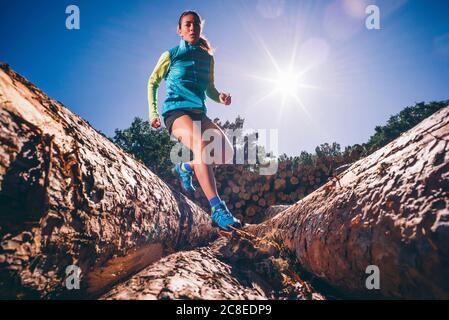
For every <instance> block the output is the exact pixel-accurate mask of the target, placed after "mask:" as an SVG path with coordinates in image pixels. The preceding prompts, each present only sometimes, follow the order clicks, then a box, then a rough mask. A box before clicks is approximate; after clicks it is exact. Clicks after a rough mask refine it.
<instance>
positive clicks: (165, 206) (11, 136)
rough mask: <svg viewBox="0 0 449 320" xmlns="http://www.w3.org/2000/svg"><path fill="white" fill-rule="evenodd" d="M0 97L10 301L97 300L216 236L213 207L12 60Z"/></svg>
mask: <svg viewBox="0 0 449 320" xmlns="http://www.w3.org/2000/svg"><path fill="white" fill-rule="evenodd" d="M0 101H1V109H0V122H1V131H0V141H1V145H0V186H1V187H0V188H1V189H0V212H1V215H0V241H1V242H0V298H52V297H72V296H76V297H95V296H97V295H99V294H100V293H102V292H104V291H105V290H106V289H108V288H110V287H111V286H112V285H113V284H115V283H117V282H118V281H120V280H122V279H124V278H125V277H127V276H129V275H130V274H132V273H135V272H137V271H139V270H140V269H142V268H144V267H146V266H147V265H149V264H150V263H152V262H155V261H157V260H158V259H160V258H161V257H162V256H164V255H167V254H169V253H172V252H174V251H177V250H180V249H182V248H191V247H197V246H200V245H204V244H206V243H208V242H209V241H210V240H211V239H214V238H215V237H216V233H215V231H214V229H213V228H212V226H211V222H210V218H209V215H208V214H206V213H205V212H204V211H203V210H201V209H200V208H199V207H197V206H196V205H195V204H194V203H193V202H191V201H190V200H188V199H187V198H185V197H184V196H183V195H181V194H179V193H176V192H173V191H172V190H171V189H170V188H169V187H168V186H167V185H166V184H165V183H164V182H163V181H162V180H161V179H159V178H158V177H157V176H156V175H155V174H154V173H152V172H151V171H150V170H149V169H148V168H147V167H145V165H144V164H143V163H141V162H140V161H138V160H136V159H135V158H133V157H132V156H130V155H128V154H126V153H125V152H123V151H122V150H121V149H120V148H118V147H117V146H116V145H114V144H113V143H112V142H111V141H110V140H108V139H107V138H106V137H105V136H103V135H102V134H101V133H99V132H97V131H95V130H94V129H93V128H92V127H91V126H90V125H89V124H88V123H87V122H86V121H84V120H83V119H81V118H80V117H78V116H76V115H75V114H73V113H72V112H70V111H69V110H68V109H67V108H65V107H64V106H63V105H62V104H61V103H60V102H58V101H55V100H53V99H50V98H49V97H48V96H47V95H45V94H44V93H43V92H42V91H40V90H39V89H37V88H36V87H35V86H34V85H33V84H31V83H30V82H28V81H27V80H26V79H24V78H23V77H21V76H20V75H18V74H16V73H15V72H14V71H12V70H11V69H10V68H9V66H7V65H5V64H2V65H1V66H0ZM70 265H75V266H77V267H79V268H80V269H81V275H80V286H81V287H80V289H79V290H68V287H67V286H66V284H67V283H66V280H67V281H68V280H69V278H70V276H72V275H73V273H70V272H69V274H66V270H67V269H66V268H67V267H68V266H70ZM70 279H71V280H73V278H70ZM73 283H75V282H73Z"/></svg>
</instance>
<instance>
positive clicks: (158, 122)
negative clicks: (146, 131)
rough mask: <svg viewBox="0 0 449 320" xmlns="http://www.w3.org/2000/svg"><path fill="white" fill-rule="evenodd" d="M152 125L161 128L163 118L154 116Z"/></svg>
mask: <svg viewBox="0 0 449 320" xmlns="http://www.w3.org/2000/svg"><path fill="white" fill-rule="evenodd" d="M151 126H152V127H153V128H155V129H157V128H159V127H160V126H161V119H159V117H157V118H154V119H153V120H151Z"/></svg>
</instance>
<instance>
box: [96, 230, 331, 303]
mask: <svg viewBox="0 0 449 320" xmlns="http://www.w3.org/2000/svg"><path fill="white" fill-rule="evenodd" d="M100 299H101V300H155V299H164V300H172V299H183V300H185V299H196V300H197V299H214V300H229V299H231V300H242V299H249V300H266V299H282V300H283V299H301V300H323V299H326V296H325V295H324V294H322V293H320V292H319V291H317V290H316V289H315V288H314V287H313V285H312V284H311V283H309V282H308V281H305V280H304V279H302V278H301V277H300V276H299V275H298V274H296V273H295V272H292V270H291V269H289V268H288V262H287V261H286V260H285V259H284V258H283V257H282V255H280V252H279V250H278V249H276V248H275V247H271V246H269V245H267V244H265V243H263V244H260V243H258V241H257V240H256V241H254V240H251V239H243V240H242V239H241V238H240V237H233V238H231V239H230V240H228V239H226V238H219V239H218V240H216V241H215V242H214V243H212V244H211V245H210V246H208V247H204V248H199V249H195V250H191V251H183V252H177V253H173V254H171V255H169V256H167V257H165V258H163V259H161V260H160V261H158V262H157V263H154V264H152V265H150V266H148V267H147V268H145V269H144V270H142V271H141V272H139V273H138V274H136V275H134V276H133V277H131V278H130V279H129V280H127V281H126V282H123V283H120V284H118V285H116V286H115V287H114V288H112V289H111V290H110V291H109V292H108V293H106V294H104V295H103V296H101V298H100Z"/></svg>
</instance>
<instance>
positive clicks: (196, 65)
mask: <svg viewBox="0 0 449 320" xmlns="http://www.w3.org/2000/svg"><path fill="white" fill-rule="evenodd" d="M201 31H202V20H201V17H200V16H199V15H198V13H196V12H195V11H186V12H183V13H182V14H181V16H180V17H179V21H178V33H179V35H180V36H181V41H180V43H179V45H178V46H176V47H174V48H172V49H170V50H168V51H165V52H164V53H163V54H162V55H161V57H160V58H159V61H158V63H157V65H156V67H155V69H154V71H153V73H152V74H151V76H150V79H149V81H148V102H149V107H150V123H151V126H152V127H153V128H156V129H157V128H159V127H160V126H161V121H160V117H159V112H158V108H157V90H158V87H159V84H160V83H161V81H162V79H164V80H165V83H166V99H165V102H164V106H163V108H162V117H163V118H164V123H165V126H166V127H167V129H168V132H169V133H170V134H172V135H173V136H174V137H176V139H178V140H179V141H181V142H182V143H183V144H184V145H185V146H186V147H187V148H188V149H190V150H191V151H192V152H193V156H194V160H193V161H190V162H181V163H178V164H176V165H175V166H174V172H176V174H177V175H178V176H179V177H180V179H181V181H182V186H183V188H184V190H186V191H187V192H190V193H191V192H194V191H195V188H194V187H193V185H192V176H193V174H195V175H196V177H197V179H198V182H199V184H200V186H201V189H202V190H203V192H204V194H205V195H206V197H207V199H208V200H209V203H210V206H211V217H212V221H213V223H214V224H215V225H216V226H218V227H219V228H221V229H223V230H226V231H228V230H229V226H235V227H240V226H241V223H240V221H239V220H238V219H236V218H235V217H234V216H233V215H232V213H231V212H230V211H229V210H228V208H227V206H226V204H225V202H224V201H222V200H221V199H220V197H219V196H218V193H217V186H216V183H215V177H214V171H213V168H212V165H213V164H224V163H232V159H233V157H234V153H233V147H232V144H231V142H230V141H229V139H228V138H227V137H226V135H225V134H224V132H223V131H222V130H221V129H220V128H219V127H218V126H217V125H216V124H215V123H214V122H213V121H212V120H211V119H209V118H208V117H207V116H206V112H207V108H206V105H205V100H206V95H207V96H208V97H209V98H211V99H212V100H214V101H215V102H218V103H222V104H224V105H230V104H231V95H230V94H228V93H224V92H221V93H220V92H218V91H217V89H216V88H215V85H214V57H213V55H212V54H213V50H212V47H211V45H210V43H209V42H208V41H207V39H206V38H205V37H204V36H202V33H201ZM198 124H200V130H198V127H197V125H198ZM205 130H212V131H213V132H212V134H213V136H214V139H216V137H220V138H221V140H222V141H221V146H222V150H221V155H222V156H221V159H220V161H214V162H213V163H212V164H208V163H206V162H209V161H204V160H205V159H203V156H202V155H203V150H204V149H205V147H206V145H207V144H206V143H205V142H204V141H203V140H202V135H203V133H204V131H205ZM208 133H209V131H208ZM213 142H215V141H213ZM218 145H220V144H219V143H218Z"/></svg>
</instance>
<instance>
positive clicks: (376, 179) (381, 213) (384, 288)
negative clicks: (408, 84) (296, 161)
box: [248, 107, 449, 299]
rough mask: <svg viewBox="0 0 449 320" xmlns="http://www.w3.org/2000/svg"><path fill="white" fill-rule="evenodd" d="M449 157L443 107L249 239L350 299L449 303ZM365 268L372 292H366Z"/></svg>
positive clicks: (448, 111)
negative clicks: (282, 251)
mask: <svg viewBox="0 0 449 320" xmlns="http://www.w3.org/2000/svg"><path fill="white" fill-rule="evenodd" d="M448 149H449V107H446V108H443V109H441V110H440V111H438V112H436V113H435V114H433V115H432V116H431V117H429V118H428V119H426V120H424V121H423V122H421V123H420V124H419V125H417V126H415V127H414V128H412V129H411V130H409V131H408V132H406V133H403V134H402V135H401V136H400V137H398V138H397V139H396V140H394V141H392V142H391V143H389V144H388V145H386V146H385V147H383V148H382V149H380V150H378V151H376V152H374V153H373V154H371V155H370V156H368V157H366V158H364V159H361V160H359V161H357V162H355V163H354V164H353V165H352V166H351V167H350V168H349V169H348V170H346V171H344V172H343V173H341V174H340V175H338V176H337V179H334V180H333V181H330V182H328V183H327V184H325V185H324V186H322V187H321V188H319V189H318V190H316V191H315V192H313V193H311V194H309V195H308V196H307V197H305V198H304V199H302V200H301V201H299V202H297V203H296V204H294V205H292V206H291V207H289V208H288V209H287V210H285V211H282V212H281V213H279V214H278V215H276V216H275V217H274V218H272V219H270V220H268V221H266V222H264V223H262V224H260V225H254V226H251V227H250V228H249V229H248V231H251V232H254V233H256V234H258V235H260V236H262V235H263V236H266V237H267V238H275V239H278V241H279V242H281V243H283V244H284V245H286V246H287V247H288V248H289V250H291V251H293V252H294V253H295V254H296V257H297V261H298V262H299V263H300V264H301V266H302V267H303V268H304V269H306V270H307V271H308V272H310V273H312V274H314V275H316V276H318V277H319V278H320V279H322V280H324V281H325V282H326V283H328V284H330V285H332V286H333V287H335V288H337V289H340V290H341V291H342V292H345V293H347V294H352V295H354V296H368V297H369V296H382V297H392V298H438V299H440V298H443V299H448V298H449V210H448V208H449V173H448V169H449V155H448ZM370 265H374V266H377V267H378V268H379V269H378V270H379V275H380V277H379V279H380V288H379V289H377V290H376V289H372V290H368V288H367V286H366V282H367V280H368V282H369V283H371V284H374V285H375V282H374V281H373V282H370V281H371V280H373V278H369V277H370V276H375V275H376V274H375V273H373V272H375V269H372V270H374V271H369V272H368V273H367V267H368V266H370ZM370 268H371V267H370ZM375 286H376V285H375ZM370 288H371V287H370Z"/></svg>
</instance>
